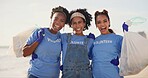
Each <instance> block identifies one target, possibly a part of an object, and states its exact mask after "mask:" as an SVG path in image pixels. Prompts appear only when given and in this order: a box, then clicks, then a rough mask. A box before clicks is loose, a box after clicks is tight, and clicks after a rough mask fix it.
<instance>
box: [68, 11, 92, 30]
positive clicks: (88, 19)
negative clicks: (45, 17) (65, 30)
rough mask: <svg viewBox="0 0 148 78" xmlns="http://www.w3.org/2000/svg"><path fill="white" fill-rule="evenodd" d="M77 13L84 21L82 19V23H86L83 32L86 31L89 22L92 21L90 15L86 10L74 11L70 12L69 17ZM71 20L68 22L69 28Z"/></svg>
mask: <svg viewBox="0 0 148 78" xmlns="http://www.w3.org/2000/svg"><path fill="white" fill-rule="evenodd" d="M76 12H79V13H81V14H83V15H84V17H85V19H84V18H83V21H84V22H85V23H86V25H85V26H84V29H83V31H85V30H88V27H89V26H90V25H91V23H90V22H91V21H92V15H91V14H90V13H88V12H87V9H76V10H72V11H71V12H70V17H71V16H72V14H73V13H76ZM71 22H72V21H71V20H70V22H69V26H70V27H71Z"/></svg>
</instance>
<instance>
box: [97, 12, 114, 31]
mask: <svg viewBox="0 0 148 78" xmlns="http://www.w3.org/2000/svg"><path fill="white" fill-rule="evenodd" d="M99 15H105V16H106V17H107V19H108V20H109V21H110V18H109V15H108V11H107V10H103V11H102V12H99V11H96V12H95V24H96V19H97V16H99ZM109 27H110V25H109ZM108 31H109V32H110V33H114V31H113V30H112V29H108Z"/></svg>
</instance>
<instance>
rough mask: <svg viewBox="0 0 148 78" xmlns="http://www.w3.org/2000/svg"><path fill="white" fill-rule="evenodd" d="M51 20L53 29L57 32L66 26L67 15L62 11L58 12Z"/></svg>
mask: <svg viewBox="0 0 148 78" xmlns="http://www.w3.org/2000/svg"><path fill="white" fill-rule="evenodd" d="M51 20H52V21H51V26H52V27H51V30H52V31H53V32H55V33H56V32H58V31H59V30H61V29H62V28H63V27H64V25H65V22H66V16H65V15H64V14H63V13H61V12H56V13H54V15H53V17H52V19H51Z"/></svg>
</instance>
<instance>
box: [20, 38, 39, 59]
mask: <svg viewBox="0 0 148 78" xmlns="http://www.w3.org/2000/svg"><path fill="white" fill-rule="evenodd" d="M38 45H39V43H38V42H37V41H35V42H34V43H33V44H31V45H25V46H24V47H23V56H24V57H26V56H29V55H31V54H32V53H33V52H34V50H35V49H36V48H37V46H38Z"/></svg>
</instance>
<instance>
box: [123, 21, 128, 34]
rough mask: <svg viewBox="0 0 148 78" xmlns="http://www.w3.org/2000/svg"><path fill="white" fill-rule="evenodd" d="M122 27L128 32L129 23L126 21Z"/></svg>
mask: <svg viewBox="0 0 148 78" xmlns="http://www.w3.org/2000/svg"><path fill="white" fill-rule="evenodd" d="M122 28H123V32H124V30H125V31H126V32H128V25H127V24H126V23H125V22H124V23H123V24H122Z"/></svg>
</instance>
